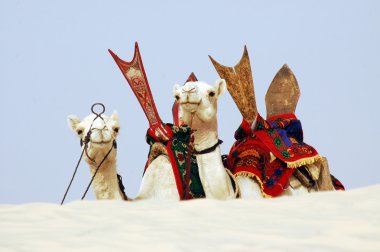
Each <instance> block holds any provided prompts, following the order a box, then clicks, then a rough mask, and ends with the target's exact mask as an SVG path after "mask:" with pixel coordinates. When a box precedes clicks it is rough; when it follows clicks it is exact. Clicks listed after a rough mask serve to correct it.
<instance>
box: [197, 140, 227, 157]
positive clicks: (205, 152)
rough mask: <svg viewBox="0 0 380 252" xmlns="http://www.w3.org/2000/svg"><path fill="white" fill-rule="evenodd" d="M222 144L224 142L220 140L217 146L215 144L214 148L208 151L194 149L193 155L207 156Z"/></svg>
mask: <svg viewBox="0 0 380 252" xmlns="http://www.w3.org/2000/svg"><path fill="white" fill-rule="evenodd" d="M222 143H223V141H222V140H220V139H218V142H217V143H216V144H214V145H213V146H211V147H210V148H207V149H205V150H201V151H197V150H195V149H194V150H193V154H196V155H202V154H207V153H210V152H213V151H214V150H215V149H216V148H217V147H218V146H219V145H220V144H222Z"/></svg>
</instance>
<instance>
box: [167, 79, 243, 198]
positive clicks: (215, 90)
mask: <svg viewBox="0 0 380 252" xmlns="http://www.w3.org/2000/svg"><path fill="white" fill-rule="evenodd" d="M225 90H226V82H225V80H223V79H219V80H217V81H216V82H215V85H214V86H210V85H208V84H207V83H204V82H200V81H196V82H187V83H186V84H185V85H183V86H182V87H180V86H179V85H175V86H174V89H173V94H174V97H175V99H176V100H177V102H179V104H180V111H181V119H182V120H183V121H184V123H185V124H187V125H189V126H190V127H191V128H192V129H193V130H195V133H194V147H195V150H196V151H197V152H201V151H203V150H207V149H209V148H210V147H212V146H215V144H217V143H218V141H219V138H218V121H217V110H218V109H217V107H218V106H217V105H218V98H219V96H221V95H222V94H223V93H224V92H225ZM196 158H197V163H198V167H199V176H200V179H201V183H202V185H203V189H204V191H205V194H206V198H216V199H231V198H235V197H236V195H235V191H234V189H233V186H232V184H231V180H230V177H229V175H228V174H227V172H226V170H225V168H224V166H223V163H222V159H221V152H220V147H219V145H217V147H216V148H215V149H214V150H213V151H211V152H209V153H206V154H196Z"/></svg>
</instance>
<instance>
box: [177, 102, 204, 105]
mask: <svg viewBox="0 0 380 252" xmlns="http://www.w3.org/2000/svg"><path fill="white" fill-rule="evenodd" d="M199 104H200V102H181V105H199Z"/></svg>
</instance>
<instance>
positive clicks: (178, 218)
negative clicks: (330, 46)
mask: <svg viewBox="0 0 380 252" xmlns="http://www.w3.org/2000/svg"><path fill="white" fill-rule="evenodd" d="M379 194H380V185H375V186H371V187H367V188H360V189H355V190H350V191H347V192H326V193H315V194H310V195H305V196H299V197H293V198H290V197H286V198H278V199H270V200H259V201H252V200H231V201H216V200H192V201H187V202H158V201H141V202H118V201H82V202H81V201H76V202H72V203H68V204H66V205H64V206H62V207H61V206H59V205H54V204H46V203H33V204H24V205H0V251H2V252H5V251H82V252H83V251H92V252H94V251H107V252H111V251H380V200H379V198H380V197H379Z"/></svg>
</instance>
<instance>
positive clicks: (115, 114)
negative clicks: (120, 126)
mask: <svg viewBox="0 0 380 252" xmlns="http://www.w3.org/2000/svg"><path fill="white" fill-rule="evenodd" d="M111 119H112V120H114V121H117V122H118V121H119V113H117V111H116V110H114V111H113V113H112V115H111Z"/></svg>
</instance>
